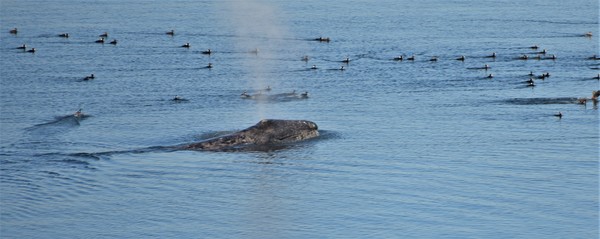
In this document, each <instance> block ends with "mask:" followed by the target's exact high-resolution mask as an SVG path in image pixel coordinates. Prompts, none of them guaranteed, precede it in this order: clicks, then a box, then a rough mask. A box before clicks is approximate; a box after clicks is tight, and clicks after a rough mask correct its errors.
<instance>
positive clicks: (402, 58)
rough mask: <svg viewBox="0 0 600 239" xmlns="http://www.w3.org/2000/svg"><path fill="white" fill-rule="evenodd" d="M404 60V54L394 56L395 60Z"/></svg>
mask: <svg viewBox="0 0 600 239" xmlns="http://www.w3.org/2000/svg"><path fill="white" fill-rule="evenodd" d="M403 60H404V56H397V57H394V61H403Z"/></svg>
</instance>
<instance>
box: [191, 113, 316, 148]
mask: <svg viewBox="0 0 600 239" xmlns="http://www.w3.org/2000/svg"><path fill="white" fill-rule="evenodd" d="M318 136H319V128H318V126H317V124H315V123H314V122H311V121H308V120H280V119H263V120H261V121H259V122H258V123H257V124H255V125H253V126H250V127H248V128H246V129H244V130H242V131H239V132H236V133H233V134H228V135H224V136H219V137H215V138H211V139H207V140H204V141H202V142H198V143H194V144H190V145H185V146H183V147H181V148H182V149H187V150H227V149H232V148H233V149H235V148H239V147H244V146H265V147H269V146H274V145H281V144H287V143H292V142H297V141H302V140H307V139H311V138H315V137H318Z"/></svg>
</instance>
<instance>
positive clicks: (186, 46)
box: [181, 42, 190, 48]
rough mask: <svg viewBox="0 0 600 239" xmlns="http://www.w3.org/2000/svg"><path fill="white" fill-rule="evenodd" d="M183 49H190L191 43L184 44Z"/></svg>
mask: <svg viewBox="0 0 600 239" xmlns="http://www.w3.org/2000/svg"><path fill="white" fill-rule="evenodd" d="M181 47H185V48H190V43H189V42H187V43H185V44H183V45H182V46H181Z"/></svg>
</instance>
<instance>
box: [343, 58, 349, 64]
mask: <svg viewBox="0 0 600 239" xmlns="http://www.w3.org/2000/svg"><path fill="white" fill-rule="evenodd" d="M342 62H343V63H346V64H348V63H350V58H349V57H346V59H344V60H343V61H342Z"/></svg>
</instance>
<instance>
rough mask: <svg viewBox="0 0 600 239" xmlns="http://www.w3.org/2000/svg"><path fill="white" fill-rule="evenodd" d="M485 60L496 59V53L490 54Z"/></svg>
mask: <svg viewBox="0 0 600 239" xmlns="http://www.w3.org/2000/svg"><path fill="white" fill-rule="evenodd" d="M487 58H496V52H492V54H491V55H489V56H487Z"/></svg>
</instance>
